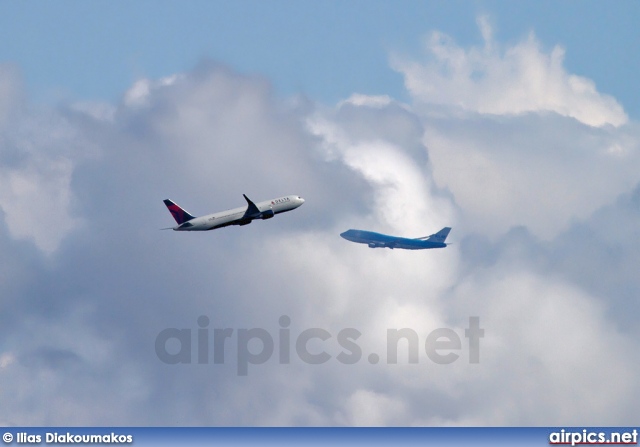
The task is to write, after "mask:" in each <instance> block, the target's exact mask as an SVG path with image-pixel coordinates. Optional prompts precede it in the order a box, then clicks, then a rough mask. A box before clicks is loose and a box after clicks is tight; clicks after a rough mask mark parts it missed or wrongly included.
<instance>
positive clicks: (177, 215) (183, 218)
mask: <svg viewBox="0 0 640 447" xmlns="http://www.w3.org/2000/svg"><path fill="white" fill-rule="evenodd" d="M164 204H165V205H166V206H167V208H169V211H170V212H171V215H172V216H173V218H174V219H175V220H176V222H177V223H178V225H181V224H183V223H185V222H187V221H189V220H191V219H195V216H192V215H191V214H189V213H188V212H187V211H185V210H183V209H182V208H180V207H179V206H178V205H177V204H176V203H175V202H173V201H171V200H169V199H165V200H164Z"/></svg>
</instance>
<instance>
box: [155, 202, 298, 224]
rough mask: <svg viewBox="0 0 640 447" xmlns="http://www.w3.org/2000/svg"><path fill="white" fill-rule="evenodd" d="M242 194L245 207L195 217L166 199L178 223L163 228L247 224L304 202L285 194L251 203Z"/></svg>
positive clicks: (292, 208) (269, 217) (291, 208)
mask: <svg viewBox="0 0 640 447" xmlns="http://www.w3.org/2000/svg"><path fill="white" fill-rule="evenodd" d="M242 196H243V197H244V198H245V200H246V201H247V207H246V208H234V209H232V210H227V211H221V212H219V213H213V214H207V215H206V216H201V217H195V216H193V215H191V214H189V213H188V212H187V211H185V210H184V209H182V208H180V207H179V206H178V205H177V204H176V203H175V202H173V201H171V200H169V199H166V200H164V204H165V205H166V206H167V208H169V211H170V212H171V214H172V215H173V218H174V219H175V220H176V222H177V223H178V225H177V226H175V227H170V228H163V229H164V230H174V231H209V230H215V229H216V228H222V227H228V226H229V225H248V224H250V223H251V221H253V220H255V219H262V220H266V219H271V218H272V217H273V216H275V215H276V214H280V213H286V212H287V211H291V210H294V209H296V208H298V207H299V206H300V205H302V204H303V203H304V199H303V198H302V197H300V196H285V197H280V198H277V199H272V200H267V201H265V202H260V203H257V204H256V203H253V202H252V201H251V200H250V199H249V198H248V197H247V196H246V195H244V194H242Z"/></svg>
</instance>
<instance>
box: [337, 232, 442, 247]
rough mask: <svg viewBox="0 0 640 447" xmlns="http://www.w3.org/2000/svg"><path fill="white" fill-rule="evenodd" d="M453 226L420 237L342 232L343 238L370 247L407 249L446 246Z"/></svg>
mask: <svg viewBox="0 0 640 447" xmlns="http://www.w3.org/2000/svg"><path fill="white" fill-rule="evenodd" d="M449 231H451V228H449V227H444V228H443V229H442V230H440V231H438V232H437V233H435V234H432V235H431V236H425V237H418V238H415V239H411V238H407V237H396V236H389V235H387V234H381V233H375V232H373V231H364V230H348V231H345V232H344V233H342V234H340V236H342V237H343V238H345V239H346V240H348V241H351V242H357V243H359V244H367V245H369V247H370V248H391V249H394V248H404V249H405V250H424V249H427V248H444V247H446V246H447V245H449V244H445V242H444V241H445V239H446V238H447V236H448V235H449Z"/></svg>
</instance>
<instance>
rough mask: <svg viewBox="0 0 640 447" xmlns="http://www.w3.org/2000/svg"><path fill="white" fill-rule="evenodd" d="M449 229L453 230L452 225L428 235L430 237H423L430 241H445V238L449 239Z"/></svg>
mask: <svg viewBox="0 0 640 447" xmlns="http://www.w3.org/2000/svg"><path fill="white" fill-rule="evenodd" d="M449 231H451V228H450V227H444V228H443V229H442V230H440V231H438V232H437V233H435V234H432V235H431V236H428V237H423V238H421V239H426V240H428V241H430V242H441V243H444V241H445V239H447V236H449Z"/></svg>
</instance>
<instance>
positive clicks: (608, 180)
mask: <svg viewBox="0 0 640 447" xmlns="http://www.w3.org/2000/svg"><path fill="white" fill-rule="evenodd" d="M481 27H482V29H481V32H482V34H483V36H484V38H485V48H483V49H470V50H464V49H459V48H458V49H456V48H457V47H455V45H453V44H448V46H444V47H442V46H436V47H435V48H436V49H438V48H439V50H438V51H441V53H442V55H441V59H440V60H441V61H446V63H447V64H449V65H451V64H452V63H453V62H452V61H453V59H452V58H453V56H452V55H454V53H455V54H458V57H459V59H460V60H459V62H460V67H461V68H460V69H459V70H458V69H456V70H453V69H450V68H451V67H449V65H446V66H447V67H449V68H447V70H449V71H447V70H444V71H442V67H440V69H439V70H435V69H434V70H435V71H433V70H431V69H428V70H427V69H424V70H423V71H421V73H420V78H421V82H423V83H424V84H425V85H426V84H427V83H428V82H432V83H435V85H440V86H441V87H442V90H443V95H444V96H442V97H440V98H444V99H442V101H441V102H439V101H440V100H434V99H433V98H435V97H434V96H429V95H431V93H429V94H428V95H427V96H425V94H423V93H421V91H420V90H419V89H416V88H414V87H412V86H411V84H408V88H409V90H410V93H411V94H412V95H413V99H414V103H413V104H403V103H399V102H398V101H396V100H394V99H393V98H390V97H387V96H377V97H368V96H366V95H353V96H351V97H350V98H348V99H346V100H344V101H342V102H339V103H338V104H337V105H336V106H335V107H325V106H321V105H317V104H314V103H313V102H311V101H309V100H304V99H298V100H296V101H282V100H281V99H279V98H277V97H275V96H274V95H273V93H272V91H271V88H270V84H269V82H268V81H267V80H265V79H264V78H261V77H259V76H243V75H240V74H238V73H235V72H233V71H232V70H230V69H229V68H227V67H224V66H221V65H217V64H213V63H204V64H202V65H200V66H198V67H196V68H195V69H193V70H191V71H189V72H187V73H182V74H179V75H176V76H171V77H168V78H166V79H164V80H158V81H154V80H141V81H138V82H137V83H136V84H135V85H134V86H132V88H131V89H130V90H129V91H128V92H126V93H125V94H124V95H123V98H122V101H121V102H120V103H119V104H115V105H109V104H107V105H97V104H88V103H81V104H75V105H69V106H68V107H66V108H62V109H56V110H48V111H46V113H45V111H42V110H40V111H34V109H33V108H32V107H31V106H30V105H29V104H28V103H25V102H24V100H20V101H19V103H20V104H23V107H22V109H21V111H20V113H17V112H10V113H9V115H8V116H7V117H6V119H7V120H13V122H17V123H22V126H23V127H22V128H23V129H28V131H23V132H22V133H20V132H15V131H8V130H7V127H6V126H5V127H3V128H2V129H3V134H2V137H3V141H8V142H9V144H5V145H3V148H2V156H3V157H4V160H6V163H5V164H3V166H2V169H0V185H4V187H3V191H4V192H3V193H2V194H0V205H1V206H2V209H3V212H4V214H3V215H2V221H1V224H2V225H0V246H1V247H2V250H0V256H2V262H1V263H0V266H1V267H0V278H1V279H2V281H0V292H2V294H1V296H2V298H0V300H1V301H0V302H1V303H2V305H3V308H4V309H7V312H4V313H3V314H2V315H0V336H1V337H2V339H1V342H0V377H2V383H3V386H2V387H0V399H2V401H3V403H5V405H4V406H3V408H4V410H0V420H2V421H8V423H10V424H17V425H46V424H56V425H74V424H89V425H93V424H105V423H107V424H113V425H165V424H166V425H502V424H505V425H529V424H543V425H585V424H596V423H605V424H610V425H624V424H632V423H633V415H634V414H636V413H637V410H638V404H637V403H636V402H635V401H633V400H632V399H630V398H629V396H634V395H636V394H637V390H638V381H637V378H636V377H635V374H634V373H633V372H634V371H635V370H636V369H637V365H638V358H637V355H636V354H634V353H633V346H634V345H635V343H636V342H637V337H638V335H640V334H639V333H638V331H637V329H635V325H634V324H630V322H629V321H628V318H629V317H628V315H629V313H630V311H635V310H636V307H637V306H635V305H634V304H633V303H634V302H635V301H633V300H632V299H631V300H630V298H633V292H629V291H630V290H631V291H634V290H640V286H638V281H637V280H636V279H635V269H634V268H632V267H631V266H635V265H637V262H636V258H637V254H636V253H638V252H640V251H639V250H638V247H635V245H636V244H635V242H632V243H630V244H625V243H624V241H625V240H630V241H635V240H640V239H639V238H637V237H636V236H637V234H636V233H637V231H636V230H634V228H637V223H638V220H639V218H638V216H639V215H640V214H639V212H638V210H639V209H640V208H639V207H638V203H639V201H638V193H637V187H636V185H637V184H638V181H640V179H638V177H637V176H636V174H635V172H637V171H638V170H637V169H636V167H637V165H638V160H637V150H638V146H637V141H638V130H637V126H636V125H635V124H634V123H627V124H625V125H621V124H622V122H624V120H626V118H621V116H623V115H616V110H617V109H616V106H615V103H611V102H610V101H608V100H607V98H606V97H604V96H602V95H600V94H598V93H597V92H595V93H594V91H593V92H590V90H589V89H583V90H582V93H580V94H579V89H578V90H576V89H575V88H573V89H572V88H570V82H569V81H568V79H570V78H571V76H572V75H569V74H567V73H566V70H565V69H564V68H563V67H562V59H561V57H559V56H558V55H556V56H553V57H551V56H545V55H544V54H542V53H541V50H540V49H539V45H538V44H537V43H535V41H533V43H532V40H531V39H529V40H528V41H526V42H525V43H521V44H518V45H516V46H515V47H514V49H511V50H509V49H507V50H505V51H502V50H499V44H498V43H496V42H494V41H493V38H492V37H491V35H492V31H491V28H490V27H489V26H488V25H487V24H486V23H485V22H481ZM454 50H455V51H454ZM456 52H457V53H456ZM481 60H482V61H485V62H482V63H481V62H480V61H481ZM469 61H470V62H469ZM527 61H529V62H527ZM530 61H533V62H530ZM525 62H526V63H525ZM492 64H497V66H498V68H492ZM476 65H477V66H479V67H481V68H482V69H483V70H484V71H483V73H484V74H483V77H482V79H484V80H482V79H476V78H474V76H475V75H474V76H471V75H464V76H463V75H461V73H462V74H464V73H466V72H467V71H469V70H470V69H471V68H469V67H472V68H473V67H476ZM510 65H513V66H514V67H517V68H518V69H517V70H516V69H514V70H509V69H508V67H509V66H510ZM416 66H419V67H422V68H424V66H423V65H422V64H417V65H416ZM427 66H429V65H427ZM474 69H475V68H474ZM430 70H431V71H430ZM540 70H542V71H543V72H544V73H541V72H540ZM416 73H417V71H416ZM498 75H500V76H498ZM536 76H538V77H540V79H544V80H547V81H549V82H551V83H553V82H556V83H557V86H559V87H558V88H557V89H556V99H558V101H559V102H561V103H562V104H563V105H562V107H560V106H557V104H556V105H553V104H554V103H553V101H551V100H550V99H547V100H545V101H543V102H541V103H534V102H531V101H529V100H526V101H520V100H519V99H518V101H515V100H513V96H514V95H512V94H511V93H509V92H510V91H511V90H509V89H507V93H509V94H508V95H507V96H509V97H510V99H509V98H507V99H508V100H507V101H506V102H505V103H508V107H506V108H504V109H500V108H499V107H497V105H496V104H498V101H497V100H494V105H493V106H492V107H494V109H492V110H485V109H480V108H479V106H478V104H479V103H480V102H481V101H480V98H481V97H482V96H483V95H488V93H487V92H491V86H492V85H493V84H492V83H495V82H497V80H498V79H499V78H500V77H503V78H504V79H502V78H500V79H502V80H503V81H504V82H505V85H507V86H509V85H512V86H514V87H513V88H514V89H515V88H516V86H524V87H522V88H523V89H524V90H525V92H526V95H525V96H527V95H533V94H534V93H536V92H537V90H536V89H534V88H531V86H530V85H529V84H528V83H527V82H529V81H527V82H524V80H525V79H529V77H532V78H535V77H536ZM438 83H440V84H438ZM456 85H459V86H460V87H461V88H460V93H459V94H460V96H459V97H455V98H463V99H464V101H462V103H463V104H464V105H465V106H464V110H462V111H460V110H459V109H456V110H454V108H452V107H450V106H455V105H459V104H456V101H457V99H455V98H454V96H452V95H453V92H454V91H455V90H456V89H455V88H454V87H455V86H456ZM525 87H526V88H525ZM574 87H575V86H574ZM447 89H450V90H449V92H448V93H447ZM558 92H559V93H558ZM576 92H578V93H576ZM585 92H586V93H585ZM492 94H493V95H497V93H495V92H493V93H492ZM447 95H449V96H447ZM580 95H582V96H580ZM578 97H580V98H581V99H580V98H578ZM452 98H454V99H452ZM436 99H437V98H436ZM487 99H488V100H489V101H488V102H489V103H491V101H490V99H491V97H490V95H489V96H487ZM9 100H10V101H16V100H15V99H7V98H6V97H4V98H1V99H0V104H2V103H3V102H2V101H9ZM580 101H586V102H584V104H586V105H587V106H588V107H587V109H589V110H588V113H587V111H585V114H584V115H580V114H577V112H576V113H574V112H575V110H577V109H576V106H575V104H577V103H579V102H580ZM434 104H439V106H438V107H436V106H434ZM474 104H475V105H474ZM549 104H552V105H549ZM612 104H614V105H612ZM443 105H444V107H442V106H443ZM516 106H517V107H516ZM565 106H567V107H565ZM10 110H13V109H10ZM544 111H546V112H554V113H539V112H544ZM597 111H599V112H598V113H600V112H602V115H598V113H596V112H597ZM523 112H536V113H523ZM44 116H48V117H49V119H47V120H45V119H44V118H43V117H44ZM598 116H602V117H605V118H597V117H598ZM616 117H617V118H616ZM616 119H618V120H621V121H615V120H616ZM605 123H608V124H612V125H611V126H606V125H603V124H605ZM27 124H28V125H27ZM616 125H618V127H615V126H616ZM42 135H47V136H48V138H43V137H42ZM52 136H53V137H52ZM541 179H542V180H543V181H541ZM242 193H246V194H247V195H249V196H250V197H252V198H254V199H255V200H264V199H267V198H269V197H276V196H280V195H284V194H300V195H302V196H303V197H304V198H305V199H306V203H305V204H304V205H303V206H302V207H301V208H299V209H297V210H296V211H293V212H291V213H287V214H285V215H281V216H278V217H276V218H275V219H272V220H268V221H264V222H255V223H253V224H251V225H249V226H245V227H242V228H239V227H232V228H225V229H220V230H216V231H213V232H208V233H202V234H180V233H174V232H170V231H159V228H162V227H166V226H168V225H170V224H171V223H172V221H171V216H170V214H169V213H168V212H167V210H166V209H165V208H164V206H163V205H162V202H161V200H162V199H164V198H172V199H174V200H176V201H177V202H178V203H180V204H181V205H183V206H184V207H186V208H187V209H189V211H191V212H192V213H194V214H196V215H199V214H204V213H207V212H212V211H216V210H222V209H225V208H231V207H236V206H241V205H242V203H243V200H242V197H241V194H242ZM48 203H53V204H55V205H56V206H55V207H54V206H53V205H51V206H50V207H49V206H48V205H47V204H48ZM39 213H41V214H39ZM24 220H30V221H31V222H33V225H32V226H31V227H30V228H29V229H28V230H25V229H23V226H22V225H21V223H23V221H24ZM52 223H53V224H55V225H51V224H52ZM443 226H452V227H453V231H452V233H451V236H450V239H451V240H452V241H453V242H454V244H453V245H451V246H449V247H447V248H446V249H445V250H430V251H418V252H411V251H401V250H381V249H377V250H371V249H369V248H367V247H366V246H360V245H356V244H353V243H350V242H348V241H345V240H343V239H341V238H340V237H339V233H340V232H342V231H344V230H346V229H348V228H363V229H371V230H377V231H382V232H389V233H392V234H398V235H403V236H408V237H419V236H425V235H428V234H429V233H431V232H435V231H437V230H438V229H440V228H441V227H443ZM20 231H23V233H21V232H20ZM585 241H589V242H590V243H585ZM598 279H602V280H598ZM202 315H204V316H207V317H208V318H207V319H204V320H202V319H199V317H200V316H202ZM471 317H478V318H479V324H480V326H481V327H482V329H483V330H484V336H483V337H482V338H481V339H480V341H479V343H480V350H479V362H474V361H472V354H471V347H470V343H471V340H470V337H469V336H468V332H467V331H468V330H469V329H470V325H471V322H470V321H471V320H470V318H471ZM625 317H626V318H625ZM166 328H176V329H181V330H184V331H186V332H185V333H187V334H189V337H190V338H189V339H190V340H191V349H190V353H191V361H190V362H187V363H185V364H175V365H172V364H167V363H163V362H162V361H161V360H160V358H159V357H158V356H157V355H156V351H155V348H156V344H155V343H156V339H157V337H158V335H159V334H160V333H161V331H163V330H164V329H166ZM252 328H261V329H263V330H264V331H262V332H260V333H261V334H263V336H264V337H270V338H271V339H272V341H273V354H272V355H271V356H270V357H269V358H268V359H265V361H264V362H263V363H260V362H256V364H253V363H248V364H247V365H246V367H247V370H246V375H245V374H240V371H241V368H240V367H239V365H240V363H241V362H242V361H243V359H244V361H246V356H247V353H246V352H243V346H242V343H241V342H240V335H239V334H240V333H245V334H246V332H241V331H245V330H248V329H252ZM442 328H445V329H447V330H448V331H447V332H446V333H447V334H449V335H450V336H452V337H457V338H458V339H459V349H457V348H456V349H452V350H451V352H452V353H454V354H456V355H457V356H458V357H457V360H455V361H454V362H452V363H448V364H444V363H442V362H440V363H438V362H437V361H434V360H433V358H431V357H429V355H428V352H427V351H428V347H427V339H428V337H429V334H430V333H432V332H433V331H437V330H438V329H442ZM225 329H227V330H231V336H230V337H228V339H227V340H226V342H225V343H226V344H225V348H224V350H221V347H220V346H219V345H215V342H214V334H215V333H216V330H225ZM308 329H312V330H313V331H315V332H313V333H314V334H316V335H317V334H323V337H324V338H325V339H321V338H318V337H316V338H312V339H310V340H307V342H308V343H307V345H306V346H307V348H308V350H309V351H310V353H312V354H320V353H322V352H323V351H324V352H325V353H326V354H328V355H329V356H330V358H329V360H328V361H326V362H324V363H321V364H309V363H305V362H304V361H303V360H302V359H301V357H300V355H299V352H298V351H299V346H298V339H299V337H300V335H301V334H303V333H305V331H306V330H308ZM344 330H346V331H347V332H346V333H347V334H351V335H350V337H351V338H350V340H351V342H352V344H349V343H346V344H345V339H344V338H341V337H342V336H341V335H340V334H341V333H342V334H343V335H344V334H345V332H342V331H344ZM388 330H391V331H394V330H405V332H403V333H404V334H405V335H407V337H408V338H407V339H404V338H403V339H402V340H399V341H398V343H397V345H394V346H390V345H389V340H388V332H387V331H388ZM318 331H320V332H318ZM323 331H324V332H323ZM354 331H356V332H354ZM200 334H202V335H204V336H205V337H206V336H208V338H206V339H207V340H208V341H209V346H208V348H209V349H208V350H207V349H206V348H207V347H206V346H204V345H203V344H201V343H202V339H201V338H200V337H201V335H200ZM265 334H266V335H265ZM327 334H328V336H327V337H325V336H326V335H327ZM357 334H359V335H357ZM412 334H415V335H412ZM451 334H453V335H451ZM356 335H357V338H356ZM172 341H173V342H175V343H173V344H171V346H172V347H170V349H174V350H179V349H180V344H179V342H177V341H176V340H172ZM253 341H254V342H255V344H252V345H251V348H250V351H251V352H252V353H253V354H257V353H259V351H260V350H261V349H262V347H264V346H266V345H264V344H263V341H261V340H253ZM414 341H415V343H414ZM267 344H268V342H267ZM214 345H215V346H214ZM454 345H455V343H454ZM203 346H204V347H203ZM347 348H350V349H347ZM394 348H397V352H398V356H397V362H390V361H389V360H390V358H389V353H390V352H392V351H393V349H394ZM203 349H204V351H203ZM287 349H288V353H289V356H288V357H287V356H286V355H284V354H283V350H284V351H287ZM172 352H173V351H172ZM203 352H207V353H208V358H207V359H206V361H204V360H205V359H203V358H202V357H201V356H202V353H203ZM447 352H448V350H447V349H444V350H443V352H442V353H443V354H445V353H447ZM222 353H224V361H220V360H221V359H220V357H215V356H220V355H221V354H222ZM341 354H342V356H341V357H339V356H340V355H341ZM283 355H284V357H282V356H283ZM345 355H346V356H347V357H346V359H347V360H352V361H351V362H349V361H344V360H345ZM214 357H215V358H216V359H217V360H218V361H217V362H216V361H214ZM340 359H342V360H343V361H340ZM199 360H203V361H202V362H201V363H199V362H198V361H199ZM33 383H39V384H40V385H39V386H38V387H35V388H34V386H33ZM43 398H44V399H46V400H47V402H49V403H50V405H48V406H47V407H46V408H44V407H42V406H41V405H40V406H39V405H38V403H39V402H42V400H43ZM3 411H4V412H3Z"/></svg>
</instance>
